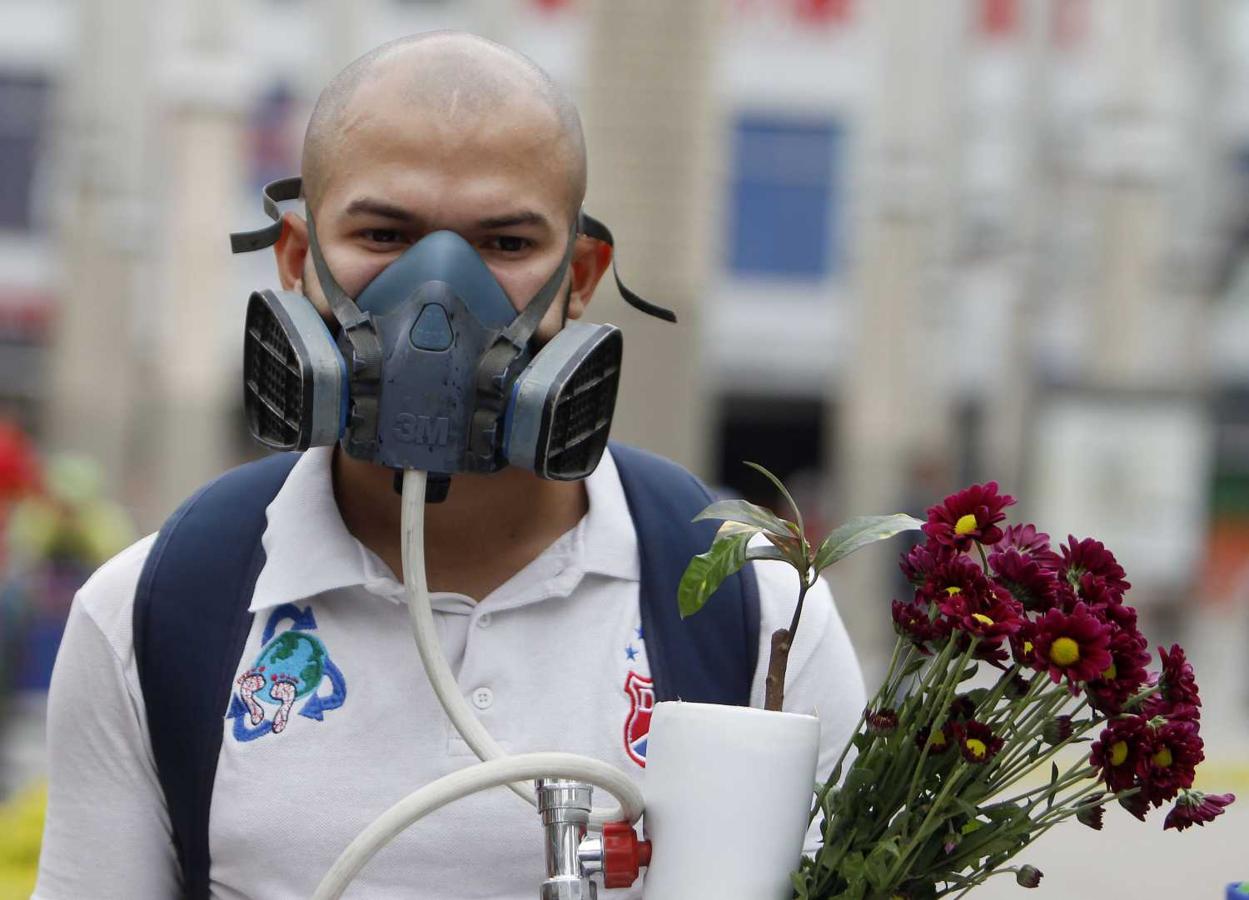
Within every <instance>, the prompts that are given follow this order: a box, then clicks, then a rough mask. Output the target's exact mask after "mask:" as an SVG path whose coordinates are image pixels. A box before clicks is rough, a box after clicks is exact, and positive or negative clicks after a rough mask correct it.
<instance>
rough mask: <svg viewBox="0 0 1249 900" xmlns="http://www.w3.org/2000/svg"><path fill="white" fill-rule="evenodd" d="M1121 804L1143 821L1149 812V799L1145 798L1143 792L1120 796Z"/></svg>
mask: <svg viewBox="0 0 1249 900" xmlns="http://www.w3.org/2000/svg"><path fill="white" fill-rule="evenodd" d="M1119 805H1120V806H1122V807H1123V808H1124V809H1126V810H1127V811H1128V812H1130V813H1131V814H1132V815H1134V816H1136V818H1138V819H1140V820H1141V821H1142V822H1144V821H1145V816H1147V815H1148V814H1149V801H1148V800H1146V799H1145V795H1144V794H1141V793H1136V794H1128V795H1127V796H1126V797H1120V798H1119Z"/></svg>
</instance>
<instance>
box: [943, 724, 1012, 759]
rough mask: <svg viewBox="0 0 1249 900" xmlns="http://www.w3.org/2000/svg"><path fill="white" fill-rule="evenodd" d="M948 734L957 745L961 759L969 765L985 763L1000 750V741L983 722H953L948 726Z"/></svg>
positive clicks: (1001, 742)
mask: <svg viewBox="0 0 1249 900" xmlns="http://www.w3.org/2000/svg"><path fill="white" fill-rule="evenodd" d="M950 733H951V735H953V737H954V740H955V741H956V742H957V743H958V749H959V750H960V751H961V752H962V754H963V759H965V760H967V761H968V762H969V763H975V764H977V765H979V764H981V763H987V762H988V761H989V760H991V759H993V757H995V756H997V754H998V751H999V750H1001V749H1002V744H1003V741H1002V739H1001V738H1000V737H998V736H997V735H995V734H994V733H993V730H992V729H991V728H989V726H988V725H986V724H984V723H983V722H976V721H972V722H955V723H953V724H952V725H951V726H950Z"/></svg>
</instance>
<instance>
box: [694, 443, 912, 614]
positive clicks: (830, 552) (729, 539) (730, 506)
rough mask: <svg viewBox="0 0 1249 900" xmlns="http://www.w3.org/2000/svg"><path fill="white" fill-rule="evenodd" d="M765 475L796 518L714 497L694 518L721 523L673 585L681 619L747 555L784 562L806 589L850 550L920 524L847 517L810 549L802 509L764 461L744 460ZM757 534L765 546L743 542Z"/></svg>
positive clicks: (901, 517) (901, 518)
mask: <svg viewBox="0 0 1249 900" xmlns="http://www.w3.org/2000/svg"><path fill="white" fill-rule="evenodd" d="M746 465H748V466H750V467H751V468H752V469H754V470H755V471H757V472H759V473H761V474H762V475H763V476H764V477H765V478H767V479H768V480H769V481H770V482H772V484H773V485H774V486H775V487H776V489H777V490H778V491H779V492H780V493H781V495H782V496H783V497H784V498H785V500H786V502H788V503H789V505H790V507H791V508H792V509H793V511H794V518H795V519H796V520H797V521H793V522H791V521H789V520H788V519H782V518H781V517H780V516H778V515H776V513H774V512H772V511H771V510H769V509H764V508H763V507H762V506H758V505H756V504H754V503H749V502H747V501H745V500H718V501H716V502H715V503H712V504H711V505H710V506H708V507H707V508H706V509H704V510H703V511H702V512H700V513H699V514H698V515H697V516H695V517H694V521H695V522H698V521H703V520H707V519H718V520H721V521H723V522H724V525H722V526H721V527H720V530H719V531H717V532H716V537H715V540H714V542H713V543H712V545H711V548H710V549H709V550H708V551H707V552H706V553H700V554H699V555H698V556H695V557H694V558H693V559H692V560H690V564H689V566H688V567H687V568H686V570H685V574H684V575H683V576H682V577H681V583H680V586H679V587H678V588H677V602H678V604H679V606H680V609H681V616H682V618H684V617H686V616H691V615H693V614H694V613H696V612H698V611H699V610H700V609H702V608H703V606H705V605H706V603H707V601H708V600H709V599H710V598H711V595H712V594H714V593H715V592H716V589H717V588H719V587H720V585H721V583H723V581H724V579H726V578H728V577H729V576H730V575H733V574H734V573H736V572H737V571H738V570H739V569H740V568H741V567H742V566H743V565H745V563H746V562H747V561H748V560H760V561H762V560H772V561H775V562H787V563H789V564H790V565H791V566H793V567H794V569H795V571H797V572H798V577H799V579H800V580H801V582H802V585H803V587H804V592H805V588H806V587H809V586H810V584H811V583H812V582H813V581H814V579H815V576H816V575H818V574H819V573H820V572H821V571H823V570H824V569H827V568H828V567H829V566H831V565H833V564H834V563H836V562H838V561H839V560H841V559H844V558H845V557H847V556H849V555H850V554H851V553H853V552H854V551H855V550H859V549H861V548H863V547H866V546H868V545H869V544H873V543H875V542H877V541H883V540H887V539H888V538H891V537H893V536H895V535H897V534H900V533H901V532H903V531H907V530H914V529H917V528H919V527H920V526H921V525H922V524H923V523H922V522H920V521H919V520H918V519H915V518H913V517H911V516H908V515H903V514H900V513H899V514H895V515H891V516H863V517H860V518H857V519H852V520H850V521H849V522H847V523H846V524H845V525H843V526H841V527H840V528H838V529H837V530H835V531H834V532H833V533H832V534H830V535H829V536H828V537H827V538H826V539H825V540H824V542H823V543H822V544H821V545H820V547H819V549H818V550H813V548H812V547H811V545H810V544H809V543H808V542H807V540H806V538H805V537H804V531H803V520H802V512H801V511H800V510H799V509H798V506H797V504H796V503H794V498H793V497H792V496H790V493H789V491H788V490H786V488H785V485H784V484H782V483H781V481H780V479H778V478H777V477H776V476H775V475H773V474H772V473H771V472H769V471H768V470H767V469H765V468H764V467H763V466H760V465H757V464H755V463H749V462H748V463H746ZM756 534H762V535H763V536H764V537H765V538H767V540H768V541H769V542H770V544H771V546H770V547H750V548H748V547H747V546H746V545H747V544H748V543H749V542H750V540H751V538H753V537H754V536H755V535H756Z"/></svg>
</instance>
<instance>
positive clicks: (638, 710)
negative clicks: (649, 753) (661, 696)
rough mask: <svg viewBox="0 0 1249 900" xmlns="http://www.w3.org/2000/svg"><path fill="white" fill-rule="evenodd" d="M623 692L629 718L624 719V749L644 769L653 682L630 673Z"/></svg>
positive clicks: (651, 707)
mask: <svg viewBox="0 0 1249 900" xmlns="http://www.w3.org/2000/svg"><path fill="white" fill-rule="evenodd" d="M624 691H625V693H626V694H627V695H628V696H629V704H630V705H629V717H628V718H627V719H625V727H624V748H625V753H627V754H629V759H631V760H633V761H634V762H635V763H637V764H638V765H639V766H641V767H642V768H646V741H647V736H648V735H649V734H650V730H651V710H652V709H654V707H655V682H654V681H652V680H651V679H649V678H645V677H643V676H641V675H639V674H638V673H637V672H630V673H629V675H628V677H627V678H625V683H624Z"/></svg>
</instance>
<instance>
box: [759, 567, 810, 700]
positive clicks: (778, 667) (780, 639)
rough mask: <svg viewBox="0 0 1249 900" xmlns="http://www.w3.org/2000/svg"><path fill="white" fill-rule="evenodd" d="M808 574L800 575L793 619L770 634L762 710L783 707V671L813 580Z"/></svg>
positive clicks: (787, 665) (786, 666) (787, 662)
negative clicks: (800, 583)
mask: <svg viewBox="0 0 1249 900" xmlns="http://www.w3.org/2000/svg"><path fill="white" fill-rule="evenodd" d="M809 574H810V573H809V572H808V573H803V574H802V576H801V577H802V587H800V588H799V589H798V605H797V606H795V607H794V617H793V618H792V619H791V620H790V622H789V627H788V628H778V629H776V631H774V632H772V653H771V655H770V656H769V657H768V677H767V680H766V681H765V682H764V686H765V691H764V702H763V708H764V709H770V710H773V711H774V712H780V711H781V708H782V707H783V706H784V705H785V670H786V669H787V668H788V667H789V651H790V648H791V647H793V646H794V637H795V635H797V634H798V620H799V619H800V618H801V617H802V604H803V601H804V600H806V599H807V591H809V590H811V584H812V581H813V580H814V579H810V580H808V576H809Z"/></svg>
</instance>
